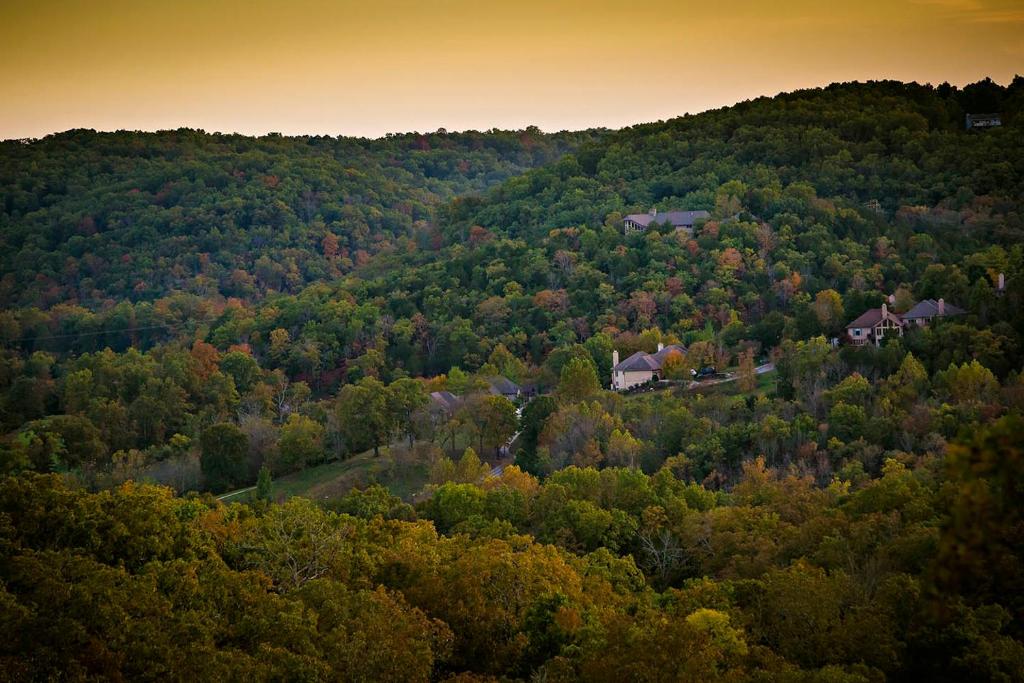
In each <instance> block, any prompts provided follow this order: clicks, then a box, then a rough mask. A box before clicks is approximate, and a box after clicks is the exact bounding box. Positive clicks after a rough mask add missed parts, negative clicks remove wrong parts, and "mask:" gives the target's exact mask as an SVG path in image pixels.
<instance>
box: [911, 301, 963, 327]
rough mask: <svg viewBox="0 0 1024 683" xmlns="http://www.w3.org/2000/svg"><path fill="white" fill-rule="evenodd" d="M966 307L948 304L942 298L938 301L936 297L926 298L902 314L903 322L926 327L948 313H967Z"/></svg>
mask: <svg viewBox="0 0 1024 683" xmlns="http://www.w3.org/2000/svg"><path fill="white" fill-rule="evenodd" d="M966 312H967V311H965V310H964V309H962V308H960V307H958V306H954V305H953V304H947V303H946V302H945V301H943V300H942V299H939V300H938V301H936V300H935V299H925V300H924V301H919V302H917V303H916V304H915V305H914V307H913V308H911V309H910V310H909V311H907V312H906V313H903V314H901V315H900V318H902V319H903V322H905V323H907V324H908V325H917V326H918V327H924V326H925V325H927V324H928V323H930V322H931V321H932V319H933V318H944V317H946V316H947V315H963V314H964V313H966Z"/></svg>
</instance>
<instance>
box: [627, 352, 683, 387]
mask: <svg viewBox="0 0 1024 683" xmlns="http://www.w3.org/2000/svg"><path fill="white" fill-rule="evenodd" d="M673 352H678V353H680V354H685V353H686V348H685V347H683V346H680V345H678V344H669V345H668V346H665V345H664V344H658V351H657V353H647V352H646V351H637V352H636V353H634V354H633V355H632V356H630V357H629V358H627V359H626V360H624V361H622V362H621V363H620V362H619V352H618V351H612V389H614V390H616V391H622V390H624V389H629V388H630V387H635V386H637V385H638V384H643V383H644V382H649V381H651V380H652V379H661V378H662V377H663V373H662V369H661V368H662V364H663V363H664V362H665V359H666V358H667V357H668V355H669V354H670V353H673Z"/></svg>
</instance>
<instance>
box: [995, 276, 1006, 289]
mask: <svg viewBox="0 0 1024 683" xmlns="http://www.w3.org/2000/svg"><path fill="white" fill-rule="evenodd" d="M1004 289H1006V276H1005V275H1003V274H1002V273H999V286H998V287H996V290H997V291H1000V292H1001V291H1003V290H1004Z"/></svg>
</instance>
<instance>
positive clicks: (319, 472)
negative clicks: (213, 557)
mask: <svg viewBox="0 0 1024 683" xmlns="http://www.w3.org/2000/svg"><path fill="white" fill-rule="evenodd" d="M428 477H429V467H428V466H427V464H426V463H422V462H410V461H408V460H404V459H399V458H396V457H395V456H394V455H392V453H391V452H390V449H388V448H382V449H381V452H380V457H377V458H375V457H374V455H373V451H366V452H365V453H360V454H359V455H354V456H352V457H351V458H347V459H345V460H337V461H335V462H328V463H324V464H323V465H317V466H315V467H309V468H307V469H304V470H301V471H299V472H295V473H294V474H288V475H285V476H283V477H278V478H277V479H274V481H273V486H272V489H271V490H272V492H273V496H274V499H275V500H285V499H287V498H292V497H294V496H301V497H303V498H309V499H310V500H318V501H322V500H326V499H329V498H336V497H338V496H343V495H345V494H346V493H348V492H349V491H351V490H352V489H353V488H356V487H360V488H362V487H365V486H367V485H369V484H373V483H377V484H381V485H383V486H385V487H387V488H388V489H389V490H390V491H391V492H392V493H393V494H395V495H396V496H398V497H400V498H401V499H402V500H409V499H411V498H412V497H413V495H415V494H416V493H418V492H419V491H420V490H422V489H423V487H424V486H425V485H426V483H427V479H428ZM253 494H254V491H245V490H242V491H240V492H238V493H235V494H229V495H228V496H225V497H224V499H223V500H224V502H230V503H241V502H244V501H246V500H248V499H249V498H250V497H251V496H252V495H253Z"/></svg>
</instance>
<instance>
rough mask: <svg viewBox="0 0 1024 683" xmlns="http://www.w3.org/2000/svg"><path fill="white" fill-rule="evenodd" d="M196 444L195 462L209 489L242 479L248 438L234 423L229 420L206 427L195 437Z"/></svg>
mask: <svg viewBox="0 0 1024 683" xmlns="http://www.w3.org/2000/svg"><path fill="white" fill-rule="evenodd" d="M199 447H200V458H199V464H200V467H201V468H202V471H203V476H204V477H205V478H206V485H207V486H208V487H209V488H210V489H211V490H213V491H223V490H224V489H226V488H229V487H231V486H234V485H237V484H239V483H241V482H242V480H243V479H244V477H245V472H246V456H247V455H248V453H249V441H248V439H246V438H245V434H243V433H242V431H241V430H240V429H239V428H238V427H236V426H235V425H233V424H231V423H230V422H221V423H219V424H215V425H212V426H210V427H207V428H206V429H205V430H204V431H203V433H202V435H201V436H200V437H199Z"/></svg>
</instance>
